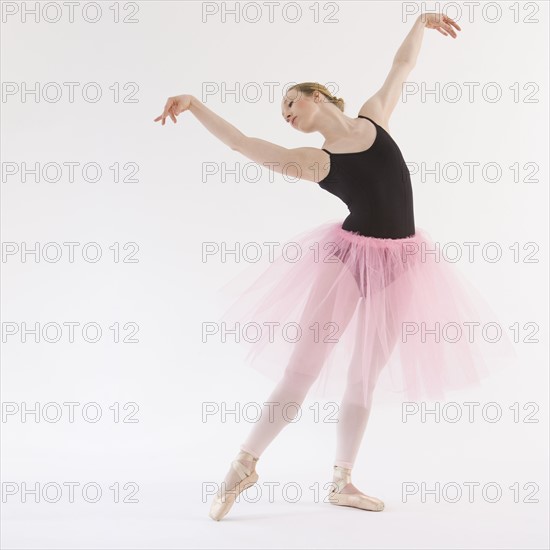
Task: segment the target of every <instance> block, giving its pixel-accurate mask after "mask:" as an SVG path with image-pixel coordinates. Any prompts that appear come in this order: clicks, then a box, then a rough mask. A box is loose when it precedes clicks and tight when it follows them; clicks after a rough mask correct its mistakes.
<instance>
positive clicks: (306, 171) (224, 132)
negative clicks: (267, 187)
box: [189, 96, 325, 181]
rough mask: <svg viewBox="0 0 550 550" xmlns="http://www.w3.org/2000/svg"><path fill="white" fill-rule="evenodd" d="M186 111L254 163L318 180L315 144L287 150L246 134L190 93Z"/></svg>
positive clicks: (280, 171)
mask: <svg viewBox="0 0 550 550" xmlns="http://www.w3.org/2000/svg"><path fill="white" fill-rule="evenodd" d="M189 111H190V112H191V113H193V114H194V115H195V116H196V117H197V119H198V120H199V122H201V124H202V125H203V126H204V127H205V128H206V129H207V130H208V131H209V132H210V133H212V134H213V135H214V136H216V137H217V138H218V139H219V140H220V141H222V142H223V143H225V144H226V145H227V146H228V147H230V148H231V149H233V150H234V151H237V152H239V153H241V154H243V155H244V156H246V157H248V158H249V159H251V160H253V161H254V162H257V163H259V164H261V165H262V166H265V167H266V168H269V169H271V170H273V171H275V172H277V173H284V174H286V175H288V177H290V178H292V179H294V178H300V179H305V180H308V181H319V179H321V178H322V175H321V176H320V162H319V149H317V148H315V147H297V148H294V149H288V148H286V147H282V146H280V145H276V144H275V143H271V142H270V141H266V140H264V139H260V138H255V137H249V136H246V135H245V134H243V133H242V132H241V131H240V130H239V129H238V128H235V126H233V125H232V124H230V123H229V122H227V121H226V120H224V119H223V118H222V117H221V116H219V115H217V114H216V113H215V112H214V111H212V110H211V109H209V108H208V107H207V106H206V105H205V104H204V103H202V101H200V100H199V99H197V98H196V97H194V96H190V104H189ZM323 155H325V153H323Z"/></svg>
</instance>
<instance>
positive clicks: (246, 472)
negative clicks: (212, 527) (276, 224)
mask: <svg viewBox="0 0 550 550" xmlns="http://www.w3.org/2000/svg"><path fill="white" fill-rule="evenodd" d="M342 270H343V266H342V264H338V265H337V266H336V267H335V266H334V265H333V266H331V268H328V267H327V269H325V270H323V271H320V275H319V277H318V278H317V280H316V283H315V284H314V285H313V288H312V290H311V292H310V294H309V297H308V300H307V303H306V306H305V307H304V310H303V314H302V318H301V320H300V326H301V327H302V329H303V330H306V331H307V330H309V327H310V326H311V324H312V323H314V322H319V327H321V329H322V328H323V327H324V326H325V323H330V322H334V323H336V324H337V326H338V330H339V333H342V332H343V331H344V330H345V328H346V327H347V325H348V323H349V320H350V319H351V317H352V315H353V313H354V311H355V306H356V303H357V300H358V299H359V294H358V291H357V289H356V288H355V287H354V286H353V285H350V284H349V281H342V277H344V278H345V277H349V274H348V273H346V272H343V271H342ZM340 281H342V283H343V284H341V285H340V284H337V283H340ZM336 303H338V307H337V308H335V307H334V306H335V304H336ZM306 334H308V335H309V333H307V332H306ZM335 344H337V342H326V341H324V339H323V338H321V339H320V341H318V342H314V341H312V339H311V338H305V339H303V340H302V341H299V342H297V343H296V344H295V347H294V349H293V353H292V356H291V358H290V361H289V364H288V366H287V367H286V369H285V372H284V375H283V377H282V378H281V380H280V381H279V382H278V383H277V385H276V386H275V388H274V390H273V391H272V393H271V394H270V396H269V397H268V400H267V401H266V404H265V405H264V406H263V409H262V414H261V417H260V420H258V422H256V424H255V425H254V426H253V428H252V430H251V432H250V433H249V435H248V437H247V439H246V441H244V442H243V443H242V444H241V446H240V451H239V453H238V454H237V456H236V457H235V459H234V460H233V462H232V463H231V467H230V469H229V471H228V472H227V475H226V476H225V479H224V482H223V483H222V488H221V489H220V491H219V492H218V495H216V498H215V499H214V501H213V502H212V507H211V512H210V517H212V518H213V519H216V520H219V519H221V518H222V517H224V516H225V515H226V514H227V513H228V511H229V509H230V507H231V505H232V504H233V501H234V498H235V497H236V495H238V494H239V492H240V491H241V490H244V488H243V486H244V485H245V484H246V483H248V484H249V483H250V481H251V480H253V479H254V482H255V480H256V479H257V474H256V472H255V466H256V462H257V460H258V459H259V457H260V455H261V454H262V453H263V451H264V450H265V449H266V448H267V446H268V445H269V444H270V443H271V442H272V441H273V440H274V439H275V437H276V436H277V435H278V434H279V433H280V432H281V430H282V429H283V428H284V427H285V426H286V425H287V424H288V423H289V422H290V421H292V420H294V418H295V417H296V415H297V413H298V407H300V406H301V405H302V403H303V401H304V399H305V397H306V395H307V393H308V391H309V389H310V388H311V386H312V385H313V383H314V382H315V380H316V379H317V377H318V375H319V373H320V372H321V370H322V367H323V364H324V360H325V358H326V356H327V355H328V353H329V352H330V346H333V345H335ZM227 494H230V495H233V496H232V498H230V499H229V500H227V499H226V495H227ZM226 502H227V504H226Z"/></svg>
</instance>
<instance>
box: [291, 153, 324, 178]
mask: <svg viewBox="0 0 550 550" xmlns="http://www.w3.org/2000/svg"><path fill="white" fill-rule="evenodd" d="M292 152H293V155H294V157H295V158H296V163H297V164H298V167H299V171H300V175H298V177H299V178H300V179H303V180H306V181H312V182H314V183H319V182H320V181H321V180H322V179H323V178H325V177H326V176H327V174H328V173H329V170H330V155H329V154H328V153H327V152H326V151H323V150H322V149H319V148H317V147H297V148H296V149H292Z"/></svg>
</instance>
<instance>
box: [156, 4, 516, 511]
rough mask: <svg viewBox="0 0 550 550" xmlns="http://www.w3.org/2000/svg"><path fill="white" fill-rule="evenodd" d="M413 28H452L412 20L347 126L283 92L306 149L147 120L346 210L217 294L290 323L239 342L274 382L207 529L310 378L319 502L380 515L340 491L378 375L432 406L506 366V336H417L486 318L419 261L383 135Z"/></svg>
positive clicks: (406, 178)
mask: <svg viewBox="0 0 550 550" xmlns="http://www.w3.org/2000/svg"><path fill="white" fill-rule="evenodd" d="M425 27H427V28H430V29H436V30H437V31H439V32H441V33H442V34H443V35H445V36H448V35H451V36H452V37H453V38H456V36H457V35H456V32H455V30H454V29H458V30H460V27H459V26H458V25H457V24H456V23H455V22H454V21H453V20H451V19H450V18H448V17H446V16H444V15H442V14H435V13H430V14H423V15H421V16H419V17H418V19H417V20H416V22H415V24H414V26H413V28H412V30H411V31H410V33H409V34H408V36H407V37H406V39H405V41H404V42H403V44H402V45H401V47H400V48H399V50H398V51H397V54H396V56H395V59H394V62H393V65H392V68H391V70H390V72H389V75H388V77H387V78H386V81H385V82H384V84H383V86H382V87H381V88H380V89H379V90H378V91H377V92H376V93H375V94H374V95H373V96H372V97H371V98H369V99H368V100H367V101H366V102H365V103H364V104H363V106H362V107H361V109H360V112H359V115H358V117H357V118H351V117H348V116H346V115H345V114H344V113H343V110H344V103H343V100H342V99H340V98H336V97H334V96H332V95H331V94H330V92H329V91H328V90H327V89H326V88H325V87H324V86H321V85H319V84H317V83H311V82H305V83H301V84H297V85H295V86H293V87H292V88H290V89H289V90H288V91H287V93H286V94H285V97H284V98H283V101H282V103H281V110H282V116H283V118H284V120H285V121H286V122H287V123H288V124H291V125H292V127H293V128H295V129H296V130H298V131H301V132H304V133H311V132H320V133H321V134H322V135H323V136H324V138H325V143H324V145H323V147H322V148H320V149H317V148H315V147H299V148H296V149H287V148H285V147H280V146H278V145H275V144H273V143H270V142H268V141H264V140H262V139H257V138H253V137H248V136H245V135H243V134H242V133H241V132H240V131H239V130H237V129H236V128H235V127H234V126H232V125H231V124H229V123H228V122H226V121H225V120H223V119H222V118H221V117H219V116H217V115H216V114H215V113H213V112H212V111H211V110H209V109H208V108H207V107H206V106H205V105H203V104H202V103H201V102H200V101H198V100H197V99H196V98H195V97H194V96H190V95H183V96H177V97H171V98H169V99H168V101H167V103H166V105H165V108H164V112H163V113H162V115H160V116H159V117H157V118H156V119H155V121H159V120H162V124H163V125H164V123H165V119H166V118H167V117H170V118H171V119H172V121H173V122H176V116H177V115H179V114H180V113H182V112H183V111H186V110H189V111H190V112H191V113H193V114H194V115H195V116H196V117H197V118H198V119H199V121H200V122H201V123H202V124H203V125H204V126H205V127H206V128H207V129H208V130H209V131H210V132H211V133H212V134H214V135H215V136H216V137H217V138H218V139H220V140H221V141H223V142H224V143H226V144H227V145H228V146H229V147H231V148H232V149H234V150H236V151H238V152H240V153H242V154H243V155H245V156H246V157H248V158H250V159H252V160H253V161H255V162H258V163H262V164H263V163H266V165H269V166H272V167H273V169H274V170H275V171H277V172H279V173H282V172H284V173H286V174H292V175H296V176H297V177H298V178H300V179H303V180H307V181H312V182H315V183H317V184H318V185H319V187H321V188H322V189H324V190H326V191H328V192H329V193H332V194H334V195H336V196H337V197H339V198H341V199H342V200H343V201H344V202H345V203H346V204H347V206H348V208H349V210H350V214H349V216H348V217H347V218H346V219H345V221H344V222H343V224H340V223H326V224H323V225H322V226H321V227H317V228H314V229H313V230H311V231H309V232H305V233H303V234H301V235H299V236H297V237H296V238H295V239H294V240H295V243H297V244H298V245H299V249H300V251H301V254H302V255H301V257H300V260H299V261H298V262H296V261H287V259H286V258H285V257H283V255H279V256H278V257H277V258H276V260H275V261H274V262H273V264H272V265H270V266H269V267H268V268H267V269H266V270H265V271H264V272H263V274H262V275H261V277H258V278H256V279H255V280H254V282H253V284H249V282H248V281H247V279H246V277H245V276H244V275H242V276H241V277H238V278H237V280H236V281H234V282H233V283H231V284H232V285H233V287H231V285H229V287H231V288H232V289H233V294H234V295H235V296H236V297H237V300H236V302H235V303H234V304H233V306H232V307H231V308H230V309H229V310H228V311H227V313H226V315H225V316H224V319H227V320H229V321H233V322H234V321H243V322H245V323H246V322H251V321H254V323H256V324H257V325H258V326H267V323H272V325H273V323H274V322H275V323H279V325H280V326H283V325H285V324H286V323H290V322H292V321H295V320H297V319H299V321H300V322H299V323H298V329H299V330H300V331H301V332H300V337H299V338H297V339H291V340H289V339H288V338H282V337H279V338H275V339H273V334H270V336H269V338H268V337H267V336H266V334H262V335H261V337H260V338H259V339H256V340H254V341H252V342H251V343H249V344H248V345H250V348H251V357H252V365H253V366H255V367H257V368H259V369H260V370H263V372H264V373H265V374H267V375H269V376H272V377H273V378H274V379H275V380H277V381H278V383H277V385H276V387H275V388H274V390H273V392H272V394H271V395H270V396H269V398H268V399H267V400H266V402H267V403H269V404H266V405H265V406H264V409H263V411H262V415H261V418H260V420H259V421H258V422H257V423H256V424H255V425H254V427H253V429H252V430H251V432H250V434H249V436H248V439H247V440H246V441H245V442H244V443H243V444H242V445H241V447H240V451H239V453H238V454H237V456H236V457H235V459H234V460H233V461H232V463H231V466H230V468H229V471H228V473H227V475H226V477H225V479H224V482H223V483H222V485H221V488H220V490H219V491H218V494H217V496H216V498H215V499H214V501H213V502H212V506H211V510H210V517H211V518H213V519H215V520H220V519H221V518H223V517H224V516H225V515H226V514H227V512H228V511H229V509H230V507H231V506H232V504H233V502H234V501H235V498H236V497H237V496H238V494H239V493H240V492H241V491H243V490H244V489H246V488H247V487H250V486H251V485H252V484H253V483H255V482H256V481H257V479H258V474H257V473H256V469H255V466H256V462H257V460H258V459H259V457H260V455H261V454H262V453H263V451H264V450H265V449H266V447H267V446H268V445H269V444H270V443H271V441H273V439H274V438H275V437H276V435H277V434H278V433H279V432H280V431H281V430H282V429H283V428H284V427H285V426H286V425H288V422H289V421H292V420H293V419H294V418H295V415H294V416H293V415H292V414H289V413H288V410H287V408H286V407H285V405H287V404H290V403H294V404H298V405H301V404H302V402H303V400H304V398H305V396H306V394H307V393H308V391H309V390H310V388H311V387H312V385H313V382H314V381H316V380H318V381H320V380H321V377H320V374H323V377H324V382H325V385H324V388H323V389H324V390H327V388H328V389H329V390H330V391H332V392H333V393H335V389H336V388H337V386H339V385H340V386H339V387H342V385H344V387H345V391H344V394H343V397H342V401H341V407H340V411H339V417H338V424H337V452H336V459H335V461H334V471H333V482H334V483H333V488H332V490H331V492H330V495H329V496H330V500H329V501H330V502H331V503H333V504H338V505H344V506H352V507H355V508H360V509H363V510H371V511H380V510H382V509H383V508H384V503H383V502H382V501H381V500H379V499H377V498H374V497H371V496H368V495H366V494H364V493H362V492H361V491H360V490H359V489H357V488H356V487H355V486H354V485H353V484H352V482H351V469H352V467H353V465H354V462H355V458H356V455H357V452H358V450H359V446H360V443H361V439H362V436H363V432H364V430H365V427H366V424H367V421H368V418H369V413H370V410H371V405H372V393H373V390H374V386H375V384H376V383H377V380H378V376H379V374H380V372H381V371H382V369H383V368H384V367H385V369H386V370H388V369H389V370H390V371H391V379H392V381H393V382H394V383H397V385H398V386H399V387H400V389H402V391H404V392H405V394H406V396H407V397H409V398H411V399H418V398H420V397H423V396H428V397H430V398H434V397H436V398H437V397H441V396H443V395H444V391H446V390H452V389H456V388H462V387H465V386H468V385H471V384H475V383H477V382H478V381H479V379H480V378H481V377H482V376H484V374H485V368H486V366H487V364H486V362H485V360H486V359H487V357H488V355H487V354H488V353H491V354H492V353H493V352H494V351H497V352H499V353H500V354H501V355H502V356H506V355H507V354H513V348H511V347H510V343H509V341H508V340H507V339H506V337H504V338H502V339H500V341H499V342H498V344H499V345H497V346H496V347H492V345H493V344H494V342H491V343H490V345H487V346H485V344H487V343H486V342H483V341H479V340H474V341H472V339H471V338H470V339H468V338H466V337H463V338H459V339H458V340H457V339H456V338H453V339H448V338H444V339H443V341H442V340H441V339H438V338H431V331H432V329H433V327H439V326H440V325H438V323H440V324H443V323H446V324H449V323H451V324H452V325H453V326H455V325H459V326H460V328H462V327H461V325H462V324H467V322H468V321H470V322H471V321H476V320H479V319H480V318H481V317H483V316H484V315H485V316H486V317H487V318H488V319H490V318H491V314H492V312H491V310H490V308H488V306H487V305H486V304H485V302H484V301H483V299H482V297H481V296H479V295H478V294H477V293H476V291H475V288H473V287H471V286H470V285H469V283H468V282H467V281H466V280H464V279H462V278H460V275H459V273H457V272H455V271H453V270H451V268H450V266H448V265H445V264H444V263H443V262H441V261H440V259H437V258H434V257H433V254H430V253H429V251H433V250H434V248H435V245H434V243H433V242H432V241H431V239H430V238H429V237H428V235H427V233H426V232H425V231H423V230H420V229H418V228H416V227H415V224H414V212H413V196H412V189H411V180H410V173H409V171H408V168H407V166H406V164H405V161H404V159H403V156H402V154H401V151H400V149H399V147H398V146H397V144H396V142H395V141H394V140H393V138H392V137H391V136H390V133H389V126H388V122H389V119H390V116H391V113H392V111H393V109H394V108H395V106H396V104H397V102H398V100H399V98H400V94H401V86H402V83H403V82H404V81H405V80H406V78H407V76H408V74H409V73H410V71H411V69H412V68H413V67H414V65H415V62H416V57H417V55H418V51H419V49H420V45H421V41H422V36H423V29H424V28H425ZM453 27H454V28H453ZM267 163H269V164H267ZM293 171H294V173H293ZM427 251H428V252H427ZM423 325H425V327H428V328H426V330H424V328H425V327H424V326H423ZM311 327H316V330H309V329H311ZM335 336H336V337H335ZM268 340H269V342H268ZM268 344H269V345H268ZM484 346H485V347H484ZM396 347H397V348H398V349H397V352H395V350H396ZM489 348H491V349H489ZM491 356H494V355H491ZM262 361H263V364H262ZM260 365H261V366H260ZM342 368H344V370H343V371H342V370H341V369H342ZM339 369H340V370H339ZM329 375H331V376H332V378H330V377H329ZM323 395H327V392H326V391H324V393H323ZM273 403H277V404H280V405H281V406H280V407H275V408H274V407H273V406H272V404H273ZM283 411H284V414H283ZM295 412H297V411H295ZM270 413H271V414H270Z"/></svg>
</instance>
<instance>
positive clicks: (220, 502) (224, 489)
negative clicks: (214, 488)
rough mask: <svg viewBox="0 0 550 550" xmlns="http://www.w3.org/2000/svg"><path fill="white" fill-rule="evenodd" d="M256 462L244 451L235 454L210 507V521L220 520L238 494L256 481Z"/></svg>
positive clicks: (255, 459)
mask: <svg viewBox="0 0 550 550" xmlns="http://www.w3.org/2000/svg"><path fill="white" fill-rule="evenodd" d="M243 460H244V461H250V462H251V463H252V466H251V467H250V466H248V465H246V464H244V463H243V462H242V461H243ZM257 461H258V459H257V458H255V457H254V456H252V455H251V454H250V453H247V452H246V451H240V452H239V453H238V454H237V456H236V457H235V459H234V460H233V461H232V462H231V468H230V470H229V472H228V473H227V475H226V476H225V481H223V482H222V484H221V487H220V489H219V491H218V493H217V494H216V496H215V497H214V500H213V501H212V505H211V506H210V513H209V514H208V515H209V516H210V517H211V518H212V519H214V520H216V521H219V520H220V519H222V518H223V517H224V516H225V515H226V514H227V512H229V510H230V509H231V506H233V503H234V502H235V499H236V498H237V497H238V496H239V494H240V493H242V492H243V491H244V490H246V489H248V488H249V487H251V486H252V485H254V483H256V481H258V474H257V473H256V462H257Z"/></svg>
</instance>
